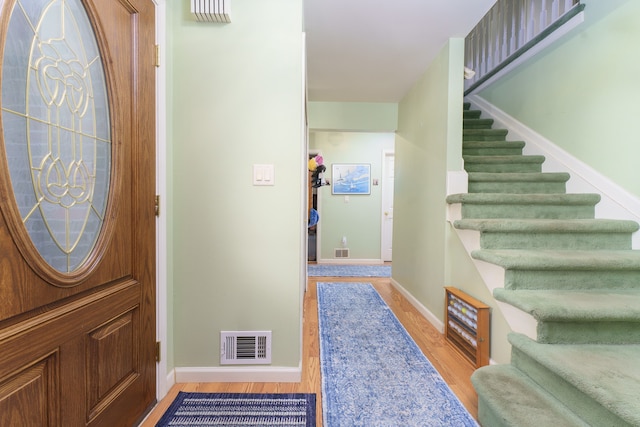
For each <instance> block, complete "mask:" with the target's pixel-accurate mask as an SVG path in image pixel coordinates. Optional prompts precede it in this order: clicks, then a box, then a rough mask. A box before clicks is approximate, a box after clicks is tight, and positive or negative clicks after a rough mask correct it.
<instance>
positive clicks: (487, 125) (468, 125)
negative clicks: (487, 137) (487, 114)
mask: <svg viewBox="0 0 640 427" xmlns="http://www.w3.org/2000/svg"><path fill="white" fill-rule="evenodd" d="M492 125H493V123H484V122H482V121H480V119H479V120H478V123H465V124H464V125H463V127H462V128H463V129H465V130H469V129H491V126H492Z"/></svg>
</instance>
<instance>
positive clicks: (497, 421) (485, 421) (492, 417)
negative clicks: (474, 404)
mask: <svg viewBox="0 0 640 427" xmlns="http://www.w3.org/2000/svg"><path fill="white" fill-rule="evenodd" d="M478 420H480V422H481V423H482V425H483V426H491V427H514V426H513V425H512V424H511V422H510V421H505V420H503V419H502V417H500V416H499V415H498V414H496V413H495V412H494V411H493V408H492V406H491V404H489V403H488V402H487V401H485V399H483V398H482V395H480V394H478Z"/></svg>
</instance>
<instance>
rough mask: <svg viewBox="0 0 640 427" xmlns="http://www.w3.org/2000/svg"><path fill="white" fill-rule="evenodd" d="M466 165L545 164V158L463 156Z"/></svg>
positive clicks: (536, 156)
mask: <svg viewBox="0 0 640 427" xmlns="http://www.w3.org/2000/svg"><path fill="white" fill-rule="evenodd" d="M462 160H464V162H465V164H467V163H483V164H488V165H493V164H503V163H506V164H509V163H534V164H542V163H544V160H545V158H544V156H538V155H532V156H520V155H515V156H462Z"/></svg>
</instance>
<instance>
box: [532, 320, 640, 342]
mask: <svg viewBox="0 0 640 427" xmlns="http://www.w3.org/2000/svg"><path fill="white" fill-rule="evenodd" d="M537 341H538V342H539V343H543V344H640V323H639V322H632V321H627V322H608V321H606V320H605V321H603V320H598V319H592V320H589V321H587V320H585V321H581V322H539V323H538V339H537Z"/></svg>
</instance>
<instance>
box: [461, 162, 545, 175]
mask: <svg viewBox="0 0 640 427" xmlns="http://www.w3.org/2000/svg"><path fill="white" fill-rule="evenodd" d="M464 170H465V171H467V172H488V173H538V172H540V171H541V170H542V167H541V166H540V165H539V164H536V163H508V164H500V163H494V164H486V163H484V164H483V163H470V162H465V164H464Z"/></svg>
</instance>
